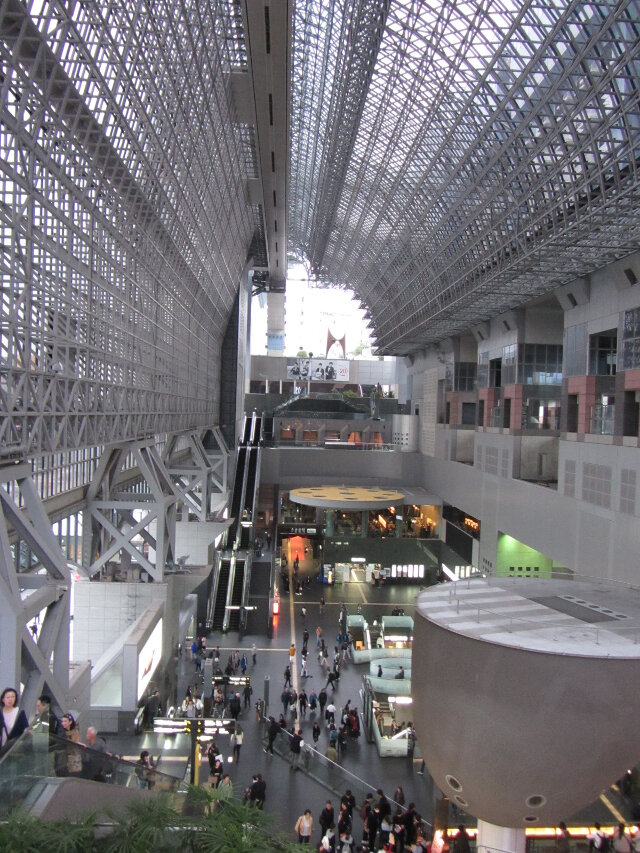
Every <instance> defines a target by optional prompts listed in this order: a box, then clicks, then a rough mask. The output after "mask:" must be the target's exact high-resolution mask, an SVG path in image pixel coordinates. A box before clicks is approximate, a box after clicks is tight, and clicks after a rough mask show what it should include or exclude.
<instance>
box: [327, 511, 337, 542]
mask: <svg viewBox="0 0 640 853" xmlns="http://www.w3.org/2000/svg"><path fill="white" fill-rule="evenodd" d="M335 517H336V511H335V509H328V510H327V511H326V512H325V515H324V518H325V523H324V535H325V536H327V537H331V536H333V531H334V523H335Z"/></svg>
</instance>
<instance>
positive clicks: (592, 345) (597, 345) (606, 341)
mask: <svg viewBox="0 0 640 853" xmlns="http://www.w3.org/2000/svg"><path fill="white" fill-rule="evenodd" d="M617 359H618V332H617V330H616V329H610V330H608V331H606V332H598V334H596V335H589V375H590V376H615V373H616V363H617Z"/></svg>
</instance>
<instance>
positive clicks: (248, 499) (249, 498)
mask: <svg viewBox="0 0 640 853" xmlns="http://www.w3.org/2000/svg"><path fill="white" fill-rule="evenodd" d="M246 452H247V453H248V454H249V455H248V458H247V479H246V483H245V489H244V502H243V511H242V518H243V519H252V518H253V505H254V502H255V491H256V473H257V469H258V448H257V447H250V448H248V449H247V451H246ZM251 533H252V527H251V526H250V525H249V524H245V525H243V526H241V530H240V548H242V549H243V550H246V549H247V548H250V547H251Z"/></svg>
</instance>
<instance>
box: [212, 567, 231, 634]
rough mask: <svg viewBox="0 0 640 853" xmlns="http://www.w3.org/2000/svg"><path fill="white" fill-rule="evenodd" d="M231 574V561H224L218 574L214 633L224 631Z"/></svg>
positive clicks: (214, 607)
mask: <svg viewBox="0 0 640 853" xmlns="http://www.w3.org/2000/svg"><path fill="white" fill-rule="evenodd" d="M230 572H231V560H228V559H222V560H221V561H220V570H219V572H218V583H217V587H216V600H215V604H214V606H213V618H212V623H211V627H212V629H213V630H214V631H222V628H223V625H224V617H225V613H226V608H227V592H228V589H229V574H230Z"/></svg>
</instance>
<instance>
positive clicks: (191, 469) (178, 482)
mask: <svg viewBox="0 0 640 853" xmlns="http://www.w3.org/2000/svg"><path fill="white" fill-rule="evenodd" d="M212 434H213V436H214V437H215V439H216V442H217V444H218V450H219V451H220V453H219V454H215V455H214V454H211V453H207V451H206V450H205V447H204V444H203V442H202V436H201V435H200V433H189V434H188V435H187V436H174V437H172V439H171V440H170V441H168V442H167V444H166V445H165V450H164V453H163V461H164V464H165V465H166V468H167V471H168V473H169V475H170V476H171V481H172V483H173V486H174V488H175V490H176V491H177V493H178V494H179V495H180V500H181V502H182V511H183V512H184V511H185V510H186V511H187V513H188V514H191V515H195V516H196V518H197V519H198V520H199V521H206V520H207V518H208V516H209V515H210V514H211V512H212V511H213V501H214V494H217V497H218V500H217V501H216V502H215V503H216V506H218V505H219V504H220V502H221V501H223V500H224V499H226V498H227V496H228V484H227V473H228V465H229V451H228V450H227V447H226V445H225V443H224V439H223V438H222V435H221V433H220V431H219V430H218V429H214V430H213V431H212ZM180 439H181V441H180V443H181V444H182V445H184V444H185V443H186V448H185V451H186V452H187V454H188V455H187V457H186V458H185V457H184V453H182V454H180V462H179V463H177V464H176V463H175V462H172V461H171V460H172V457H173V455H174V454H175V452H176V449H177V446H178V442H179V440H180ZM214 490H215V493H214Z"/></svg>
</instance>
